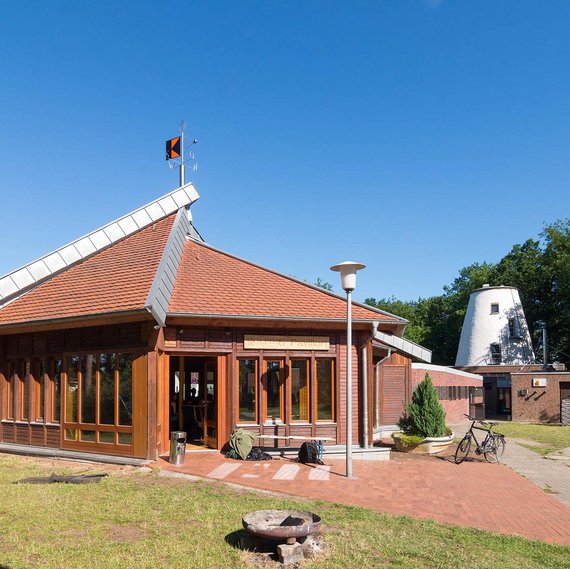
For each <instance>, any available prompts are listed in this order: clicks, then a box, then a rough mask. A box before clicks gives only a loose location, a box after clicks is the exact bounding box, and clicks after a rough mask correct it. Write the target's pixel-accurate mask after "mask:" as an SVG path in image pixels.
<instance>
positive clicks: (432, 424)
mask: <svg viewBox="0 0 570 569" xmlns="http://www.w3.org/2000/svg"><path fill="white" fill-rule="evenodd" d="M398 427H400V429H401V431H400V432H396V433H393V434H392V438H393V439H394V443H395V445H396V449H397V450H400V451H404V452H415V453H419V454H436V453H438V452H442V451H444V450H445V449H446V448H447V447H448V446H449V445H450V444H451V443H452V442H453V440H454V434H453V432H452V431H451V429H450V428H449V427H447V426H446V424H445V411H444V410H443V407H442V406H441V403H440V402H439V397H438V395H437V390H436V389H435V387H434V386H433V383H432V382H431V378H430V376H429V373H426V376H425V378H424V380H423V381H422V382H421V383H420V384H419V385H418V386H417V387H416V389H415V390H414V393H413V394H412V401H411V402H410V403H409V405H406V407H405V410H404V413H403V415H402V416H401V417H400V419H399V421H398Z"/></svg>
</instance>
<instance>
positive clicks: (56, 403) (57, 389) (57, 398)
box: [52, 360, 61, 423]
mask: <svg viewBox="0 0 570 569" xmlns="http://www.w3.org/2000/svg"><path fill="white" fill-rule="evenodd" d="M52 393H53V409H52V421H53V422H54V423H59V420H60V409H61V360H55V361H54V370H53V392H52Z"/></svg>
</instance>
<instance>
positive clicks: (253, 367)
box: [238, 360, 257, 422]
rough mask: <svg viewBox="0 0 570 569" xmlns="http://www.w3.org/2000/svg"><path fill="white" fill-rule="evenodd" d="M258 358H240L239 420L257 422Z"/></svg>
mask: <svg viewBox="0 0 570 569" xmlns="http://www.w3.org/2000/svg"><path fill="white" fill-rule="evenodd" d="M256 371H257V362H256V360H239V372H238V397H239V412H238V421H252V422H257V413H256V397H255V394H256V384H257V373H256Z"/></svg>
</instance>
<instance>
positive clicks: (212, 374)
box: [204, 359, 218, 448]
mask: <svg viewBox="0 0 570 569" xmlns="http://www.w3.org/2000/svg"><path fill="white" fill-rule="evenodd" d="M204 381H205V389H204V395H205V417H204V443H205V444H206V446H207V447H209V448H218V380H217V362H216V360H215V359H212V360H210V359H208V360H206V361H205V362H204Z"/></svg>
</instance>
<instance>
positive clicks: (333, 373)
mask: <svg viewBox="0 0 570 569" xmlns="http://www.w3.org/2000/svg"><path fill="white" fill-rule="evenodd" d="M323 361H329V362H331V377H330V381H331V415H332V418H331V419H319V381H318V369H317V366H318V364H319V362H323ZM336 367H337V366H336V358H334V357H328V358H322V357H317V358H315V365H314V378H315V381H314V386H315V387H314V393H315V397H314V403H313V407H314V415H313V416H314V418H315V420H314V421H313V422H314V423H315V424H317V423H318V424H323V423H336V422H337V409H336V401H337V399H336V386H337V379H336Z"/></svg>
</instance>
